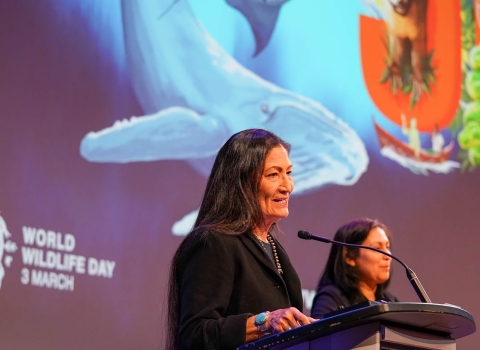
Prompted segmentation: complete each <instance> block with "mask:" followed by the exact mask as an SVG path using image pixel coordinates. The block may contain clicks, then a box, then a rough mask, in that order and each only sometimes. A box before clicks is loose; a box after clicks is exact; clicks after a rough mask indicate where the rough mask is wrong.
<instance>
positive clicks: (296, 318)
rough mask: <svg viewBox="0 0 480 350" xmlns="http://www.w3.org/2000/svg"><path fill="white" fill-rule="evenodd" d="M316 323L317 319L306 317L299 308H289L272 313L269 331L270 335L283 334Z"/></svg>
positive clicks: (269, 317) (269, 316) (268, 322)
mask: <svg viewBox="0 0 480 350" xmlns="http://www.w3.org/2000/svg"><path fill="white" fill-rule="evenodd" d="M315 321H316V319H314V318H311V317H308V316H305V315H304V314H302V313H301V312H300V311H299V310H298V309H297V308H294V307H289V308H288V309H279V310H275V311H271V312H270V313H269V314H268V318H267V329H268V331H269V332H270V333H281V332H285V331H288V330H290V329H292V328H297V327H300V326H303V325H305V324H309V323H312V322H315Z"/></svg>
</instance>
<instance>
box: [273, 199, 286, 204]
mask: <svg viewBox="0 0 480 350" xmlns="http://www.w3.org/2000/svg"><path fill="white" fill-rule="evenodd" d="M273 201H274V202H275V203H278V204H288V199H286V198H277V199H274V200H273Z"/></svg>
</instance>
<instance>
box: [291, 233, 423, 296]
mask: <svg viewBox="0 0 480 350" xmlns="http://www.w3.org/2000/svg"><path fill="white" fill-rule="evenodd" d="M298 238H301V239H306V240H309V239H313V240H314V241H320V242H323V243H332V244H338V245H343V246H346V247H353V248H362V249H370V250H373V251H375V252H378V253H380V254H383V255H386V256H389V257H390V258H392V259H393V260H396V261H398V262H399V263H400V265H402V266H403V267H404V268H405V272H406V273H407V278H408V280H409V281H410V284H411V285H412V287H413V289H414V290H415V293H417V295H418V297H419V298H420V300H421V301H422V302H423V303H431V302H432V301H431V300H430V298H429V297H428V295H427V292H426V291H425V289H424V288H423V286H422V284H421V283H420V280H419V279H418V277H417V275H416V274H415V272H413V270H412V269H411V268H409V267H408V266H407V265H406V264H405V263H404V262H403V261H401V260H400V259H398V258H396V257H394V256H393V255H392V254H389V253H387V252H384V251H383V250H380V249H377V248H373V247H369V246H366V245H361V244H351V243H344V242H339V241H334V240H333V239H328V238H325V237H321V236H316V235H314V234H311V233H310V232H308V231H303V230H300V231H298Z"/></svg>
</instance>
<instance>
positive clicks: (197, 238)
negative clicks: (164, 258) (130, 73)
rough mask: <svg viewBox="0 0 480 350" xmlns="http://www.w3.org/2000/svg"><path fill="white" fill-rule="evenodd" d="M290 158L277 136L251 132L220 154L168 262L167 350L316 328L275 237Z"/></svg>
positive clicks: (289, 186)
mask: <svg viewBox="0 0 480 350" xmlns="http://www.w3.org/2000/svg"><path fill="white" fill-rule="evenodd" d="M289 151H290V145H289V144H288V143H286V142H285V141H283V140H282V139H280V138H279V137H278V136H276V135H274V134H272V133H270V132H268V131H265V130H260V129H249V130H244V131H241V132H239V133H237V134H235V135H233V136H232V137H231V138H230V139H229V140H228V141H227V142H226V143H225V144H224V145H223V146H222V148H221V149H220V151H219V152H218V155H217V157H216V159H215V162H214V164H213V168H212V171H211V174H210V176H209V179H208V182H207V187H206V189H205V193H204V196H203V199H202V203H201V205H200V210H199V213H198V216H197V220H196V222H195V224H194V227H193V229H192V231H191V232H190V233H189V234H188V235H187V236H186V237H185V239H184V240H183V242H182V243H181V244H180V246H179V248H178V249H177V252H176V253H175V256H174V257H173V260H172V265H171V269H170V280H169V305H168V307H169V311H168V322H167V327H168V329H167V338H168V339H167V346H166V348H167V349H168V350H173V349H175V350H179V349H188V350H194V349H212V350H214V349H215V350H216V349H218V350H220V349H222V350H230V349H232V350H233V349H236V348H237V347H239V346H241V345H243V344H245V343H246V342H248V341H252V340H256V339H258V338H260V337H263V336H265V335H268V334H272V333H280V332H283V331H287V330H289V329H292V328H296V327H299V326H301V325H304V324H308V323H310V322H312V321H314V320H313V319H312V318H310V317H307V316H305V315H304V314H303V313H302V308H303V301H302V292H301V286H300V279H299V277H298V275H297V273H296V272H295V269H294V268H293V266H292V264H291V262H290V259H289V258H288V255H287V253H286V252H285V250H284V249H283V247H282V246H281V245H280V243H279V242H278V241H277V240H276V238H275V237H274V235H273V234H274V231H275V227H276V222H277V221H278V220H280V219H282V218H284V217H286V216H287V215H288V201H289V199H290V194H291V192H292V191H293V179H292V176H291V172H292V164H291V163H290V160H289V156H288V155H289ZM277 230H278V229H277Z"/></svg>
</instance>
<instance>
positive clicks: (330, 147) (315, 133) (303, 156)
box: [264, 103, 369, 194]
mask: <svg viewBox="0 0 480 350" xmlns="http://www.w3.org/2000/svg"><path fill="white" fill-rule="evenodd" d="M319 110H320V109H315V110H313V109H312V110H309V108H308V106H301V105H298V104H295V103H288V104H283V105H281V106H278V107H277V108H276V110H275V111H274V112H273V113H272V114H271V117H270V119H269V120H268V121H267V122H266V123H265V125H264V127H265V128H266V129H268V130H271V131H272V132H274V133H276V134H277V135H279V136H280V137H282V138H283V139H284V140H285V141H287V142H289V143H290V144H291V145H292V151H291V153H290V160H291V162H292V164H293V178H294V179H295V191H294V194H301V193H306V192H308V191H311V190H313V189H317V188H320V187H322V186H325V185H327V184H332V183H333V184H338V185H352V184H354V183H356V182H357V181H358V179H359V178H360V176H361V175H362V174H363V173H364V172H365V171H366V169H367V165H368V161H369V160H368V154H367V151H366V149H365V145H364V143H363V142H362V140H361V139H360V138H359V136H358V135H357V134H356V133H355V131H353V129H351V128H350V127H349V126H348V125H347V124H346V123H345V122H343V121H342V120H341V119H339V118H338V117H335V116H334V115H333V114H331V113H330V112H328V111H327V110H326V109H325V110H324V111H323V113H322V114H320V113H319V112H318V111H319ZM313 111H314V112H313ZM293 130H294V131H293Z"/></svg>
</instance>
